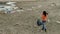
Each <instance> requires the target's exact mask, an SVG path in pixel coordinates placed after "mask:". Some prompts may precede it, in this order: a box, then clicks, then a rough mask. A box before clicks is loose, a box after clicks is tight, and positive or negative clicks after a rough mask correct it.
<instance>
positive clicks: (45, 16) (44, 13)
mask: <svg viewBox="0 0 60 34" xmlns="http://www.w3.org/2000/svg"><path fill="white" fill-rule="evenodd" d="M47 15H48V13H47V12H46V11H43V13H42V15H41V19H42V30H45V32H46V26H45V23H46V21H47Z"/></svg>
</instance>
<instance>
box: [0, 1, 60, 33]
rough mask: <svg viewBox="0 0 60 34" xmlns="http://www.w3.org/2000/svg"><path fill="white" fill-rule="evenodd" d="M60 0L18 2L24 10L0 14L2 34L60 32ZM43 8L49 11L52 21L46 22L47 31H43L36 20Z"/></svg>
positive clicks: (0, 30)
mask: <svg viewBox="0 0 60 34" xmlns="http://www.w3.org/2000/svg"><path fill="white" fill-rule="evenodd" d="M59 3H60V0H53V1H52V0H49V1H48V0H46V1H44V0H41V1H40V0H38V1H35V2H17V6H18V7H19V9H20V8H22V9H20V10H23V11H20V12H16V13H13V14H0V34H60V24H59V23H57V22H56V21H60V19H59V18H60V4H59ZM43 10H46V11H47V12H48V18H49V20H50V22H47V23H46V26H47V32H44V31H41V26H37V24H36V21H37V19H38V18H39V17H40V14H41V13H42V11H43Z"/></svg>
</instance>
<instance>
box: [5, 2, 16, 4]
mask: <svg viewBox="0 0 60 34" xmlns="http://www.w3.org/2000/svg"><path fill="white" fill-rule="evenodd" d="M15 3H16V2H7V3H6V4H15Z"/></svg>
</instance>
